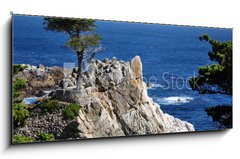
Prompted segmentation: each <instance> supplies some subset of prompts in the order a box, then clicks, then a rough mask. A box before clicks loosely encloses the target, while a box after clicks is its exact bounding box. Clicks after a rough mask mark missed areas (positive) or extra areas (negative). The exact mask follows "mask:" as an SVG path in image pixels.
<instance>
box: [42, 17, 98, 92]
mask: <svg viewBox="0 0 240 159" xmlns="http://www.w3.org/2000/svg"><path fill="white" fill-rule="evenodd" d="M94 23H95V20H91V19H73V18H71V19H70V18H56V17H45V18H44V25H45V27H44V28H45V29H46V30H51V31H55V32H63V33H65V34H68V35H69V39H68V41H67V42H66V44H65V46H66V47H67V48H69V49H71V50H72V51H73V52H74V53H76V54H77V60H78V76H77V81H78V82H77V90H78V89H79V88H80V87H81V79H82V71H83V65H84V64H83V61H84V60H85V61H90V60H91V59H93V58H94V56H95V55H96V53H97V52H99V51H101V50H102V47H101V45H100V44H99V43H100V40H101V36H100V35H99V34H96V33H95V32H94V31H95V28H96V26H95V24H94Z"/></svg>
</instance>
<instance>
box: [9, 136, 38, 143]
mask: <svg viewBox="0 0 240 159" xmlns="http://www.w3.org/2000/svg"><path fill="white" fill-rule="evenodd" d="M29 142H35V139H33V138H31V137H28V136H24V135H15V136H13V144H18V143H29Z"/></svg>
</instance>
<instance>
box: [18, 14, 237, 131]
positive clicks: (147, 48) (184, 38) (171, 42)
mask: <svg viewBox="0 0 240 159" xmlns="http://www.w3.org/2000/svg"><path fill="white" fill-rule="evenodd" d="M96 25H97V26H98V28H97V30H96V32H97V33H99V34H101V35H102V46H103V47H104V51H103V52H101V53H100V54H99V55H97V58H99V59H104V58H106V57H107V58H112V57H113V56H115V57H117V58H118V59H122V60H125V61H129V60H131V59H132V58H133V57H134V56H135V55H139V56H140V57H141V59H142V63H143V74H144V77H145V80H146V81H147V82H151V83H155V84H154V85H153V88H152V89H149V91H148V93H149V95H150V96H151V97H152V98H153V99H154V101H155V102H157V103H159V104H160V105H161V109H162V110H163V111H164V112H166V113H169V114H171V115H173V116H175V117H178V118H180V119H182V120H186V121H188V122H190V123H192V124H193V125H194V127H195V129H196V130H201V131H202V130H217V129H220V128H219V125H218V124H217V123H215V122H212V119H211V118H210V117H208V116H207V114H206V112H205V111H204V109H205V108H207V107H210V106H215V105H218V104H231V103H232V98H231V96H227V95H220V94H215V95H200V94H198V92H195V91H192V90H191V89H188V87H189V86H188V82H187V78H188V77H191V76H193V75H194V72H195V74H196V75H197V70H198V67H199V66H203V65H206V64H211V63H212V62H211V61H210V60H209V58H208V54H207V53H208V51H210V49H211V47H210V45H208V44H207V43H205V42H201V41H199V40H198V37H199V36H201V35H202V34H208V35H210V36H211V37H212V38H213V39H217V40H220V41H226V40H231V39H232V30H231V29H216V28H200V27H183V26H169V25H157V24H155V25H153V24H139V23H123V22H108V21H97V23H96ZM67 38H68V37H67V35H65V34H63V33H55V32H51V31H45V30H44V28H43V18H42V17H22V16H15V17H14V63H27V64H32V65H39V64H44V65H48V66H53V65H57V66H63V63H64V62H76V57H75V55H74V54H73V53H72V52H71V51H70V50H68V49H67V48H65V47H64V43H65V42H66V40H67ZM176 81H177V82H176ZM176 83H177V84H176Z"/></svg>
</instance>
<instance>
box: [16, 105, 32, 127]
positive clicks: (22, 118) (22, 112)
mask: <svg viewBox="0 0 240 159" xmlns="http://www.w3.org/2000/svg"><path fill="white" fill-rule="evenodd" d="M29 115H30V114H29V111H28V110H27V109H26V107H25V105H24V104H22V103H14V104H13V123H14V125H15V126H23V125H24V124H25V123H26V119H27V118H28V117H29Z"/></svg>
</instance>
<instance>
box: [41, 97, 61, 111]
mask: <svg viewBox="0 0 240 159" xmlns="http://www.w3.org/2000/svg"><path fill="white" fill-rule="evenodd" d="M57 107H58V101H57V100H50V99H48V100H46V101H45V102H44V103H42V104H40V108H41V109H42V111H43V112H45V113H46V112H48V113H51V112H53V111H54V110H55V109H57Z"/></svg>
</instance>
